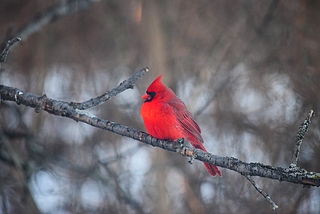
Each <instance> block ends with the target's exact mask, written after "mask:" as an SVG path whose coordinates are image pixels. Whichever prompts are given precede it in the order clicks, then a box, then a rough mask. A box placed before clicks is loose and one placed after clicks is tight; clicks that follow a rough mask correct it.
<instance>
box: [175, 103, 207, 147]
mask: <svg viewBox="0 0 320 214" xmlns="http://www.w3.org/2000/svg"><path fill="white" fill-rule="evenodd" d="M169 105H170V106H172V107H173V109H174V112H175V114H176V116H177V119H178V121H179V123H180V124H181V126H182V127H183V128H184V129H186V130H187V131H188V132H190V133H191V134H193V135H194V136H195V137H196V138H197V139H198V140H199V141H200V142H201V143H203V139H202V137H201V129H200V127H199V125H198V123H197V122H196V121H195V120H194V118H193V116H192V114H191V113H190V112H189V111H188V109H187V107H186V106H185V104H184V103H183V102H182V101H181V100H180V99H179V100H174V101H172V102H169Z"/></svg>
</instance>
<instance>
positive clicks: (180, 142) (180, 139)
mask: <svg viewBox="0 0 320 214" xmlns="http://www.w3.org/2000/svg"><path fill="white" fill-rule="evenodd" d="M177 142H178V143H179V144H180V145H181V146H182V145H183V144H184V139H183V138H178V140H177Z"/></svg>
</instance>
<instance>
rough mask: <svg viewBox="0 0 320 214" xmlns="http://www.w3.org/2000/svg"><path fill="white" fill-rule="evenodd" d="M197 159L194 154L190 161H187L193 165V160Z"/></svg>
mask: <svg viewBox="0 0 320 214" xmlns="http://www.w3.org/2000/svg"><path fill="white" fill-rule="evenodd" d="M196 157H197V154H196V153H194V154H193V155H192V156H191V157H190V160H189V161H188V162H189V163H190V164H193V161H194V159H195V158H196Z"/></svg>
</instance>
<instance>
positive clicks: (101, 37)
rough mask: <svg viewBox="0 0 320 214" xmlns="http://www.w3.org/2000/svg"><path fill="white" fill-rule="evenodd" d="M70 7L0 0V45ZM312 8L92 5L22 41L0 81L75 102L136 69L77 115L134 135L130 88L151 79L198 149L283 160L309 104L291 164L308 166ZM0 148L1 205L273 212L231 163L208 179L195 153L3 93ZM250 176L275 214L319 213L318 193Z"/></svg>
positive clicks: (281, 0) (17, 209)
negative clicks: (195, 135) (180, 111)
mask: <svg viewBox="0 0 320 214" xmlns="http://www.w3.org/2000/svg"><path fill="white" fill-rule="evenodd" d="M68 2H70V1H60V0H59V1H58V0H51V1H42V0H24V1H20V0H1V2H0V20H1V26H0V41H1V44H2V45H3V44H5V42H6V41H7V39H10V38H11V37H12V36H13V35H15V32H17V31H18V30H19V29H20V28H21V27H23V26H25V25H26V24H27V23H29V22H30V21H31V20H32V19H33V18H34V17H36V16H39V14H45V13H46V12H45V10H46V9H48V8H50V7H52V6H54V5H56V4H59V3H62V4H67V3H68ZM79 2H81V0H79ZM319 9H320V1H316V0H290V1H289V0H272V1H270V0H261V1H255V0H239V1H224V0H215V1H210V0H199V1H192V0H174V1H170V0H163V1H155V0H148V1H143V0H129V1H125V0H106V1H101V2H95V3H93V4H92V5H90V6H88V8H87V9H86V10H83V11H80V12H76V13H72V14H70V15H69V16H66V17H58V16H57V17H56V19H55V21H54V22H52V23H50V24H48V25H45V26H43V27H41V28H40V29H38V30H37V31H36V32H35V33H33V34H31V35H30V36H29V37H26V38H24V37H22V41H21V42H20V43H19V44H17V45H16V46H15V48H14V49H13V50H11V51H10V53H9V56H8V59H7V61H6V63H2V65H1V68H0V69H1V70H0V84H4V85H7V86H11V87H16V88H19V89H21V90H24V91H26V92H29V93H33V94H37V95H43V94H46V95H47V96H48V97H49V98H52V99H57V100H64V101H67V102H71V101H74V102H82V101H85V100H88V99H90V98H93V97H96V96H98V95H101V94H102V93H104V92H106V91H109V90H111V89H112V88H114V87H116V86H117V85H118V84H119V83H120V82H122V81H123V80H125V79H126V78H128V77H130V76H132V75H133V74H135V73H136V72H138V71H139V70H141V69H142V68H144V67H146V66H148V67H149V68H150V72H149V73H148V74H146V75H145V76H143V77H142V78H141V79H139V80H138V81H137V82H136V86H135V88H134V89H133V90H127V91H125V92H123V93H121V94H119V95H118V96H116V97H115V98H113V99H112V100H110V101H108V102H106V103H105V104H103V105H101V106H98V107H95V108H92V109H89V111H90V112H91V113H92V114H94V115H96V116H98V117H100V118H103V119H107V120H111V121H114V122H116V123H120V124H122V125H126V126H131V127H134V128H136V129H139V130H143V131H145V128H144V125H143V121H142V118H141V116H140V108H141V105H142V103H143V100H142V99H141V96H142V95H143V94H144V93H145V91H146V88H147V87H148V85H149V84H150V83H151V82H152V81H153V80H154V79H155V78H156V77H158V76H159V75H160V74H163V82H164V83H165V84H167V85H168V86H169V87H171V88H172V89H173V90H174V91H175V92H176V94H177V96H178V97H180V98H181V99H182V100H183V101H184V102H185V103H186V105H187V107H188V109H189V111H190V112H191V113H192V114H193V115H194V116H195V118H196V120H197V122H198V123H199V125H200V127H201V128H202V132H203V138H204V141H205V147H206V148H207V150H208V151H209V152H212V153H214V154H216V155H219V156H233V157H236V158H238V159H240V160H243V161H246V162H261V163H264V164H268V165H272V166H281V167H288V166H289V165H290V163H291V158H292V151H293V147H294V144H295V135H296V133H297V130H298V128H299V126H300V124H301V123H302V122H303V120H304V118H305V117H306V115H307V114H308V112H309V111H310V110H311V109H313V110H314V111H315V112H316V116H315V117H314V118H312V124H311V126H310V129H309V132H308V133H307V135H306V137H305V138H304V142H303V144H302V147H301V154H300V158H299V162H298V165H299V166H300V167H301V168H304V169H306V170H307V171H316V172H319V171H320V143H319V138H320V131H319V119H318V118H319V117H318V114H317V113H319V103H320V60H319V57H320V52H319V50H320V36H319V35H320V13H319ZM74 10H76V8H75V9H74ZM18 36H19V35H18ZM2 47H3V46H2ZM1 50H2V49H1ZM0 150H1V153H0V154H1V157H0V199H1V200H0V213H1V214H2V213H48V214H49V213H50V214H51V213H59V214H60V213H63V214H64V213H79V214H80V213H156V214H157V213H168V214H171V213H238V214H240V213H246V214H247V213H271V212H272V206H271V204H269V203H268V202H267V201H266V200H265V198H263V197H262V196H261V195H260V194H259V193H258V192H257V191H256V190H255V189H254V188H253V186H252V185H251V183H249V182H248V180H247V179H246V178H245V177H243V176H241V175H239V174H237V173H235V172H233V171H230V170H226V169H221V172H222V175H223V177H222V178H221V177H215V178H212V177H211V176H210V175H209V173H208V172H207V171H206V169H205V168H204V166H203V164H202V163H201V162H199V161H195V163H194V164H193V165H190V164H188V159H187V158H186V157H182V156H179V155H177V154H174V153H171V152H168V151H164V150H162V149H159V148H153V147H150V146H147V145H144V144H142V143H139V142H136V141H134V140H132V139H128V138H126V137H122V136H118V135H116V134H113V133H110V132H107V131H104V130H100V129H97V128H93V127H91V126H89V125H86V124H82V123H76V122H75V121H72V120H70V119H66V118H62V117H57V116H53V115H49V114H48V113H46V112H40V113H39V114H37V113H35V111H34V109H32V108H28V107H25V106H21V105H16V104H15V103H13V102H6V101H2V102H1V106H0ZM8 157H9V158H8ZM10 160H11V161H10ZM12 160H13V161H12ZM254 179H255V180H256V181H257V182H258V184H259V185H260V187H261V188H262V189H263V190H264V191H266V192H267V193H268V194H269V195H270V196H271V198H272V199H273V200H274V202H275V203H276V204H277V205H279V209H277V210H276V211H275V212H273V213H320V203H319V201H320V189H319V188H316V187H313V188H302V185H296V184H292V183H286V182H279V181H276V180H270V179H264V178H255V177H254Z"/></svg>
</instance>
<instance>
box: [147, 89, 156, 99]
mask: <svg viewBox="0 0 320 214" xmlns="http://www.w3.org/2000/svg"><path fill="white" fill-rule="evenodd" d="M147 94H149V95H150V97H149V98H148V100H147V101H151V100H152V99H153V98H154V96H155V95H156V92H149V91H147Z"/></svg>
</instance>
